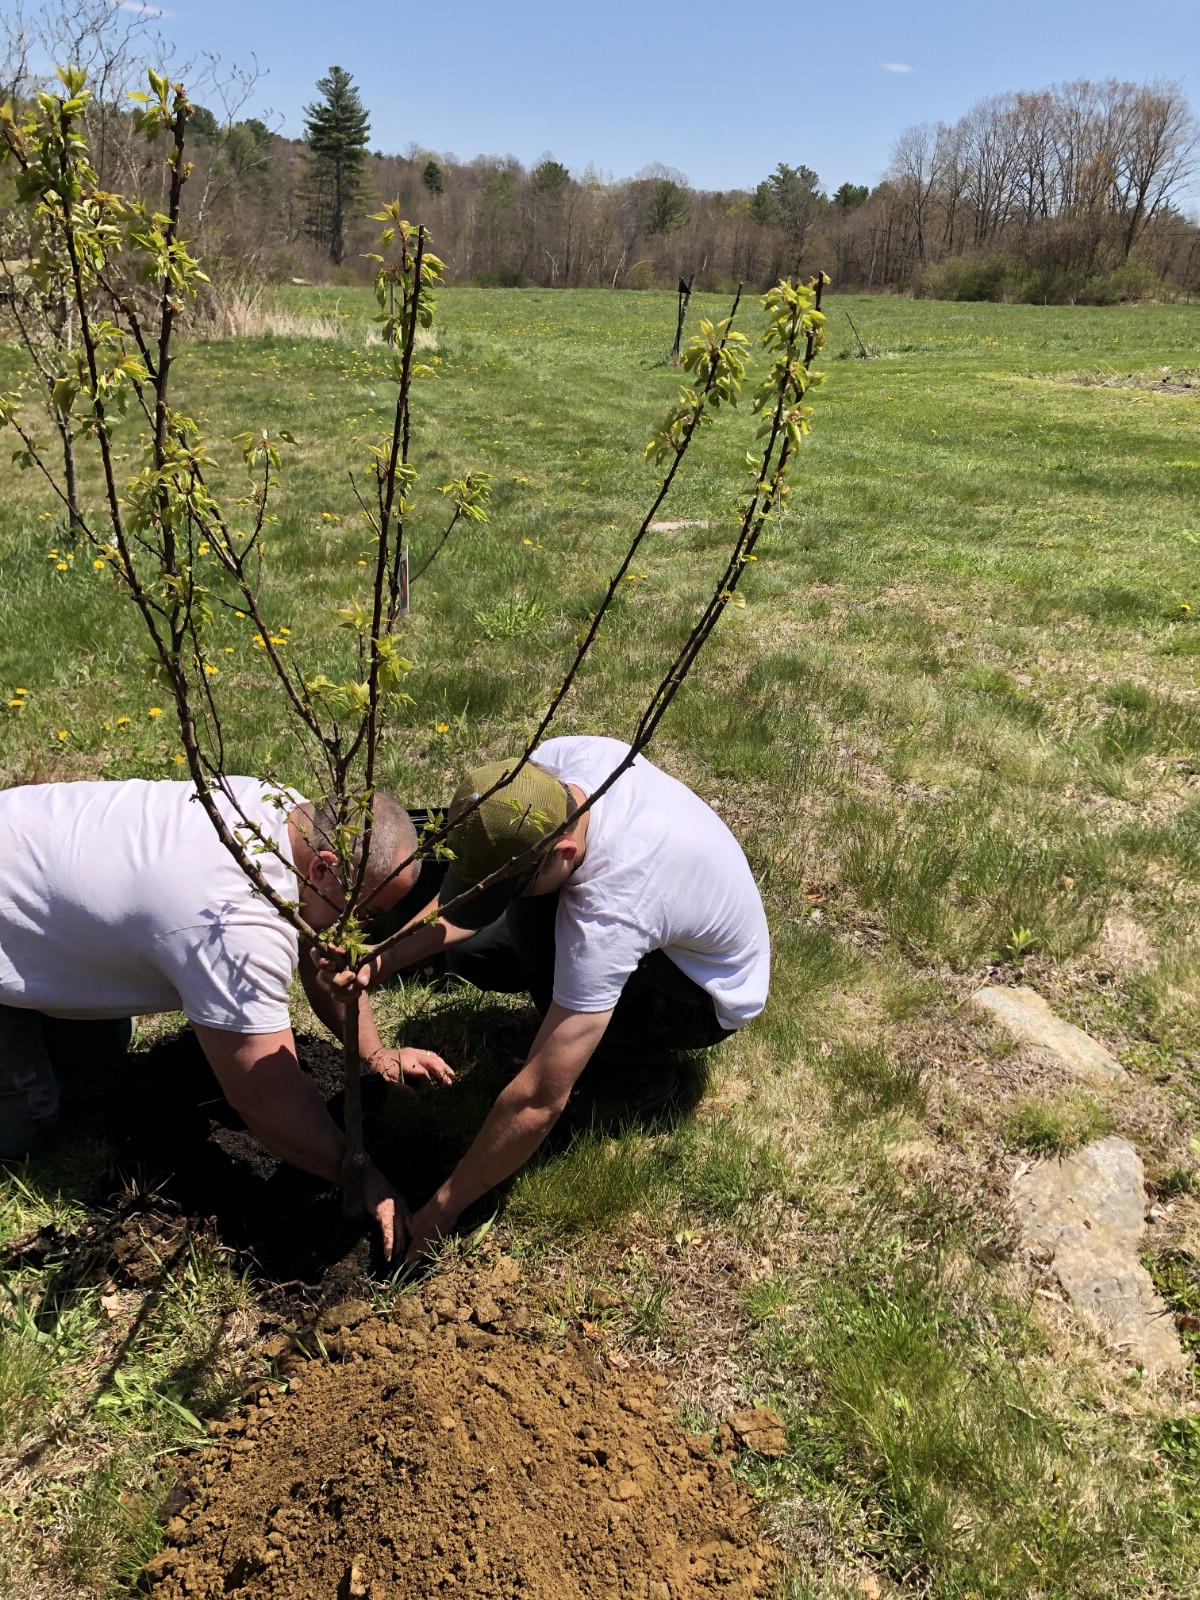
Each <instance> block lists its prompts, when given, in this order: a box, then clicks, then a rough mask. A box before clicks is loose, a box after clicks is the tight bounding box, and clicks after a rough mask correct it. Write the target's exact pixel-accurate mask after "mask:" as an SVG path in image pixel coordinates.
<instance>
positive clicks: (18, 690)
mask: <svg viewBox="0 0 1200 1600" xmlns="http://www.w3.org/2000/svg"><path fill="white" fill-rule="evenodd" d="M13 693H14V694H28V693H29V690H28V689H14V690H13Z"/></svg>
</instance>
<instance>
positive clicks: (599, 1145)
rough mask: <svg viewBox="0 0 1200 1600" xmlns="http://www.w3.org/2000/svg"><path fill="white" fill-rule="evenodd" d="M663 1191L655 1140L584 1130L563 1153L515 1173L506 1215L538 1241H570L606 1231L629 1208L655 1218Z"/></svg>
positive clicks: (663, 1177)
mask: <svg viewBox="0 0 1200 1600" xmlns="http://www.w3.org/2000/svg"><path fill="white" fill-rule="evenodd" d="M665 1192H666V1168H665V1163H664V1160H663V1155H662V1151H661V1149H660V1147H659V1144H658V1142H657V1140H656V1139H655V1138H653V1137H647V1136H635V1135H629V1136H627V1137H626V1138H623V1139H615V1138H612V1137H611V1136H610V1135H608V1134H605V1133H602V1132H599V1131H595V1130H591V1129H585V1130H584V1131H582V1132H580V1133H577V1134H576V1135H575V1136H574V1137H573V1138H572V1140H571V1142H570V1144H569V1145H568V1147H567V1149H566V1150H565V1151H563V1152H561V1153H559V1154H556V1155H553V1156H543V1157H542V1158H541V1159H537V1158H535V1159H534V1160H533V1161H532V1162H530V1164H529V1165H528V1166H526V1167H524V1168H523V1169H522V1170H521V1171H520V1172H519V1173H518V1174H517V1176H516V1177H515V1178H514V1179H513V1184H512V1188H511V1190H510V1193H509V1199H508V1205H507V1208H506V1216H507V1217H509V1218H510V1220H512V1221H513V1222H515V1223H517V1224H518V1225H519V1226H521V1227H523V1228H527V1229H529V1230H530V1231H531V1232H532V1233H534V1234H535V1235H537V1236H538V1237H540V1238H544V1239H548V1240H549V1239H560V1238H566V1239H571V1238H577V1237H578V1236H579V1235H581V1234H587V1233H593V1232H598V1231H603V1230H606V1229H608V1228H611V1227H612V1226H613V1224H614V1223H616V1222H618V1221H619V1220H620V1219H621V1218H623V1217H626V1216H628V1215H629V1213H630V1212H631V1211H634V1210H640V1211H642V1212H643V1213H651V1214H656V1213H658V1212H660V1211H661V1209H662V1206H663V1202H664V1198H665Z"/></svg>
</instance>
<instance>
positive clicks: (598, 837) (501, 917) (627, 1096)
mask: <svg viewBox="0 0 1200 1600" xmlns="http://www.w3.org/2000/svg"><path fill="white" fill-rule="evenodd" d="M628 755H629V746H628V745H626V744H623V743H621V742H620V741H619V740H616V739H604V738H564V739H551V740H550V741H548V742H547V743H546V744H543V745H541V746H540V747H539V748H538V750H537V751H535V753H534V758H533V760H532V761H531V762H529V763H527V764H526V766H525V767H523V768H522V769H521V770H520V772H518V773H517V774H516V776H515V778H513V779H512V780H511V781H510V782H507V783H505V782H504V781H503V780H504V779H505V777H506V776H507V774H508V773H510V772H512V771H513V769H514V768H515V766H516V762H515V761H506V762H496V763H493V764H492V765H490V766H487V767H481V768H478V769H476V770H475V771H473V772H470V773H468V774H467V776H466V778H465V779H464V781H463V783H462V784H461V785H460V786H459V789H458V791H457V793H456V794H455V796H454V799H453V801H452V802H451V806H450V812H449V820H450V823H451V831H450V835H449V843H450V845H451V847H452V848H453V850H454V852H455V856H454V863H453V866H452V868H451V870H450V871H449V873H448V874H447V875H446V877H445V880H444V881H443V884H442V888H441V892H440V894H439V903H440V906H441V908H442V913H441V916H440V918H439V921H438V923H437V925H436V927H435V928H433V927H431V928H422V929H421V930H419V932H418V933H416V934H415V935H414V939H415V940H416V941H417V944H414V945H412V946H410V948H409V949H408V950H406V949H405V942H401V944H400V945H399V946H396V947H394V950H393V951H392V952H388V953H386V954H385V955H384V956H383V957H381V958H377V960H376V962H375V964H374V966H373V967H372V968H371V969H370V971H369V973H368V972H367V971H364V972H362V973H360V975H359V981H363V980H364V979H365V978H368V977H369V978H370V979H371V980H374V979H377V978H379V977H386V976H387V975H388V974H389V972H392V971H397V970H399V968H400V966H401V965H402V964H408V962H410V961H411V960H413V959H414V958H415V955H416V950H417V948H418V947H419V949H420V952H421V954H422V955H424V954H427V953H428V951H429V950H430V949H431V948H434V947H436V946H437V945H438V944H440V945H441V947H442V948H444V949H445V950H446V952H447V955H448V964H449V966H450V968H451V970H453V971H456V972H458V973H459V974H460V975H461V976H463V977H464V978H466V979H468V980H469V981H470V982H472V983H474V984H476V985H477V986H478V987H479V988H482V989H492V990H506V991H510V992H515V991H522V990H525V991H528V993H529V994H530V995H531V997H532V999H533V1001H534V1003H535V1005H536V1006H537V1008H538V1010H539V1011H540V1012H541V1014H542V1025H541V1027H540V1029H539V1030H538V1034H537V1037H536V1038H535V1040H534V1042H533V1046H532V1048H531V1050H530V1052H529V1057H528V1059H527V1061H526V1063H525V1065H524V1067H523V1068H522V1069H521V1071H520V1072H518V1074H517V1075H516V1077H515V1078H513V1079H512V1081H511V1082H510V1083H508V1084H507V1085H506V1086H505V1088H504V1089H503V1090H502V1091H501V1093H500V1095H499V1097H498V1099H497V1101H496V1103H495V1105H494V1106H493V1108H492V1110H491V1112H490V1113H489V1115H488V1117H487V1120H486V1121H485V1122H484V1124H483V1126H482V1128H481V1129H480V1131H479V1133H478V1135H477V1136H476V1138H475V1141H474V1143H473V1144H472V1145H471V1147H470V1149H469V1150H468V1151H467V1153H466V1154H465V1155H464V1156H463V1158H462V1160H461V1161H460V1162H459V1164H458V1166H457V1167H456V1168H455V1170H454V1171H453V1172H452V1173H451V1174H450V1176H449V1178H447V1180H446V1182H445V1183H443V1184H442V1186H441V1188H440V1189H439V1190H438V1191H437V1193H436V1194H435V1195H433V1197H432V1198H431V1199H430V1200H429V1201H427V1203H426V1204H425V1205H424V1206H423V1207H422V1208H421V1210H420V1211H419V1212H418V1213H417V1214H416V1216H415V1217H414V1218H413V1231H412V1239H411V1243H410V1247H409V1259H410V1260H415V1259H417V1258H419V1257H420V1255H421V1254H422V1253H423V1252H424V1251H425V1249H426V1248H427V1246H428V1244H429V1242H430V1241H431V1240H433V1239H435V1238H437V1237H438V1236H439V1235H441V1234H444V1233H446V1232H448V1231H449V1229H450V1228H452V1227H453V1225H454V1223H455V1221H456V1219H457V1217H458V1215H459V1214H460V1213H461V1212H462V1211H463V1210H464V1209H465V1208H466V1207H467V1206H468V1205H470V1204H472V1203H473V1202H474V1201H475V1200H477V1199H479V1197H480V1196H481V1195H483V1194H485V1193H486V1192H487V1191H488V1190H489V1189H491V1188H493V1187H494V1186H495V1185H496V1184H497V1183H500V1182H502V1181H503V1179H505V1178H507V1177H509V1176H510V1175H511V1174H512V1173H513V1172H515V1171H516V1170H517V1168H518V1167H520V1166H521V1165H522V1164H523V1163H524V1162H525V1161H527V1160H528V1158H529V1157H530V1156H531V1155H532V1154H533V1152H534V1151H535V1150H536V1149H537V1147H538V1145H540V1144H541V1142H542V1140H543V1139H544V1138H545V1137H546V1135H547V1133H549V1131H550V1129H551V1128H552V1127H553V1125H554V1123H555V1122H556V1120H557V1119H558V1117H559V1115H560V1114H561V1113H562V1111H563V1109H564V1107H565V1106H566V1104H567V1100H568V1097H569V1096H570V1094H571V1092H572V1090H573V1089H574V1088H575V1086H576V1084H577V1083H578V1082H579V1080H580V1078H581V1076H582V1075H583V1074H584V1070H585V1068H586V1069H587V1080H590V1084H589V1086H590V1088H591V1091H592V1093H593V1095H594V1096H595V1098H596V1102H597V1104H598V1106H606V1105H607V1106H611V1107H616V1108H622V1109H626V1110H633V1109H641V1110H647V1109H654V1108H655V1107H657V1106H660V1105H663V1104H665V1103H666V1102H667V1101H669V1100H670V1099H671V1097H672V1095H673V1094H674V1093H675V1091H676V1089H677V1087H678V1079H677V1076H676V1072H675V1065H674V1060H675V1055H676V1053H677V1052H678V1051H680V1050H696V1049H704V1048H706V1047H708V1046H710V1045H714V1044H717V1043H719V1042H720V1040H722V1039H724V1038H726V1037H728V1035H729V1034H731V1033H733V1032H734V1031H735V1030H736V1029H738V1028H740V1027H741V1026H742V1024H743V1023H745V1022H748V1021H749V1020H750V1019H751V1018H752V1017H754V1016H756V1015H757V1014H758V1013H759V1012H760V1011H761V1010H762V1008H763V1006H764V1004H765V1003H766V997H767V982H768V977H769V968H770V944H769V936H768V932H767V922H766V916H765V914H764V912H763V907H762V901H761V899H760V897H759V893H758V889H757V887H756V885H755V883H754V879H753V877H752V876H751V873H750V867H749V864H748V863H747V861H746V858H745V856H744V855H743V853H742V850H741V848H740V846H739V845H738V843H737V841H736V839H734V837H733V835H732V834H731V833H730V831H729V829H728V828H727V827H726V826H725V824H724V823H723V822H722V821H721V819H720V818H719V817H718V816H717V815H716V813H715V812H714V811H713V810H712V809H711V808H710V807H709V806H707V805H705V803H704V802H703V801H702V800H700V799H699V798H698V797H697V796H696V795H694V794H692V792H691V791H690V790H689V789H687V788H686V787H685V786H684V785H683V784H682V783H680V782H678V781H677V780H676V779H674V778H671V777H669V776H668V775H667V774H666V773H665V772H662V771H660V770H659V769H658V768H657V767H655V766H653V765H652V764H651V763H650V762H649V761H647V760H646V759H645V758H644V757H643V756H640V755H639V756H637V757H636V758H635V759H634V761H633V762H632V764H631V765H630V766H629V767H628V769H627V770H626V771H624V772H622V773H621V775H620V776H619V777H618V778H617V779H616V781H615V783H613V785H612V786H611V788H609V789H608V790H607V791H606V792H605V793H604V794H602V795H601V796H600V798H599V799H598V800H597V801H596V802H595V804H594V805H592V806H591V807H589V808H588V809H586V810H583V811H580V810H579V808H580V807H581V806H583V804H584V802H585V800H587V799H589V797H590V796H591V795H593V794H594V793H595V792H596V791H597V790H598V789H599V788H600V787H601V785H602V784H603V783H604V781H605V780H606V779H607V778H608V777H609V776H610V775H611V774H612V773H613V772H614V770H615V769H616V768H617V767H618V766H619V765H620V764H621V762H622V761H624V760H625V759H626V758H627V757H628ZM497 785H500V787H498V788H497V787H496V786H497ZM491 790H495V792H494V793H489V791H491ZM576 813H578V814H576ZM572 816H573V818H574V820H573V821H572V822H571V824H570V826H569V827H567V828H566V829H565V831H563V832H561V833H559V835H558V837H556V838H552V837H551V836H553V835H554V834H555V832H556V830H558V829H560V828H562V825H563V824H564V823H566V822H567V819H568V818H569V817H572ZM542 840H548V841H549V842H548V843H547V844H546V845H545V846H544V847H543V848H542V849H541V851H540V853H538V846H539V844H540V842H541V841H542ZM531 852H532V854H531ZM506 868H507V869H509V870H507V871H506ZM488 879H495V880H496V881H495V882H493V883H491V884H490V885H486V886H485V887H484V888H482V889H480V890H479V891H478V892H477V893H472V891H473V890H474V889H475V886H476V885H478V884H481V883H485V880H488Z"/></svg>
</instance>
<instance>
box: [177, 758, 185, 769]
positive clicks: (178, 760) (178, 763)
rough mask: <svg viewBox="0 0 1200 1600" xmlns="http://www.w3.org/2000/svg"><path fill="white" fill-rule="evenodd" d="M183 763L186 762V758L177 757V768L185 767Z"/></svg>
mask: <svg viewBox="0 0 1200 1600" xmlns="http://www.w3.org/2000/svg"><path fill="white" fill-rule="evenodd" d="M183 761H184V758H183V757H182V756H176V757H175V765H176V766H177V767H181V766H182V765H183Z"/></svg>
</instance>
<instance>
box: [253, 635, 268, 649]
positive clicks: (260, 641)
mask: <svg viewBox="0 0 1200 1600" xmlns="http://www.w3.org/2000/svg"><path fill="white" fill-rule="evenodd" d="M254 643H255V644H256V645H257V646H258V648H259V649H260V650H265V649H266V648H267V641H266V640H265V639H264V638H263V636H262V634H261V633H256V634H255V635H254Z"/></svg>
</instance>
